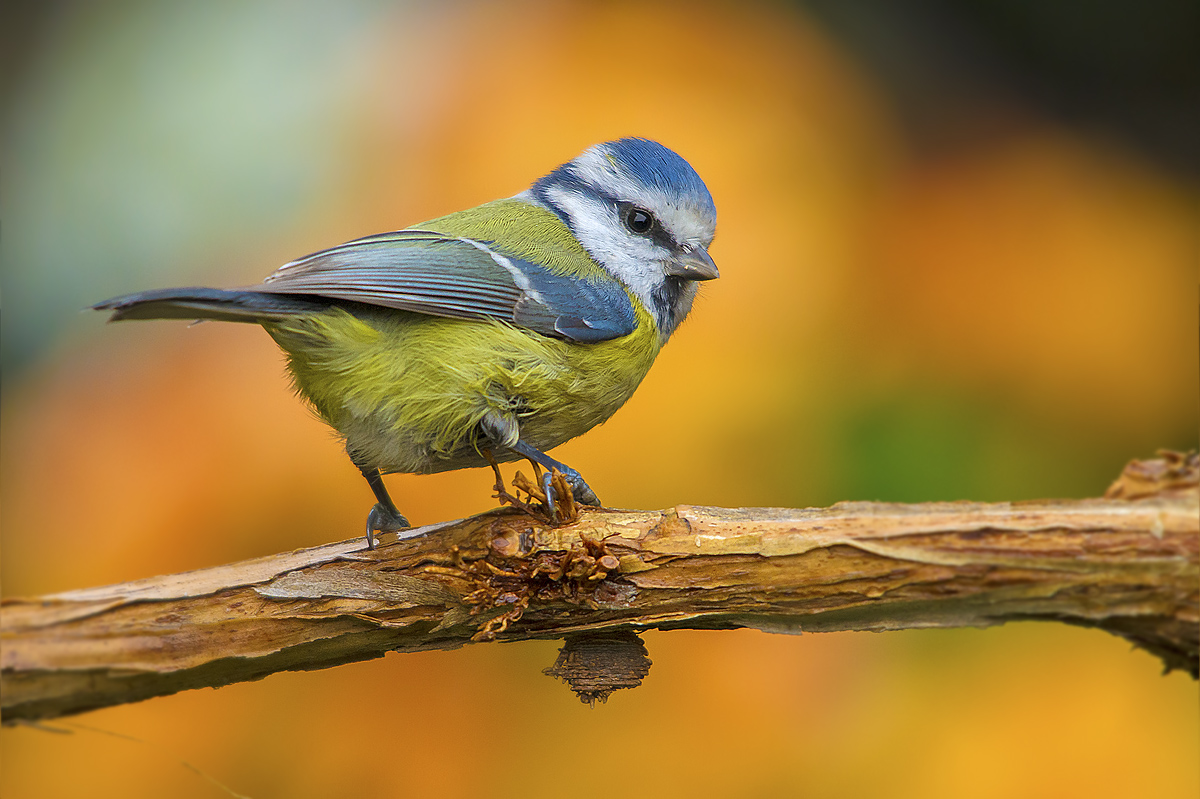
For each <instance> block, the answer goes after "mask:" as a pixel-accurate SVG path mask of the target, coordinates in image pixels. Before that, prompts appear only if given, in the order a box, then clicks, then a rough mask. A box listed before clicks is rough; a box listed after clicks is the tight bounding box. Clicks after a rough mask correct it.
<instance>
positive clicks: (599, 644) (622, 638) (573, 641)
mask: <svg viewBox="0 0 1200 799" xmlns="http://www.w3.org/2000/svg"><path fill="white" fill-rule="evenodd" d="M650 665H651V660H650V658H649V657H648V656H647V654H646V645H645V644H644V643H642V639H641V638H640V637H638V634H637V633H635V632H633V631H632V630H600V631H596V632H585V633H573V634H571V635H568V636H567V637H566V638H565V639H563V646H562V649H560V650H558V660H556V661H554V665H553V666H551V667H550V668H548V669H545V670H543V671H542V673H543V674H545V675H547V676H548V677H558V678H559V679H560V680H562V681H563V682H565V683H566V684H567V685H569V686H570V687H571V690H572V691H574V692H575V693H576V694H577V695H578V696H579V700H580V701H581V702H584V703H585V704H588V705H591V706H592V707H595V706H596V700H597V699H599V700H600V701H601V702H607V701H608V697H609V696H610V695H611V694H612V692H613V691H619V690H620V689H622V688H637V687H638V686H639V685H641V684H642V680H644V679H645V678H646V675H647V674H649V673H650Z"/></svg>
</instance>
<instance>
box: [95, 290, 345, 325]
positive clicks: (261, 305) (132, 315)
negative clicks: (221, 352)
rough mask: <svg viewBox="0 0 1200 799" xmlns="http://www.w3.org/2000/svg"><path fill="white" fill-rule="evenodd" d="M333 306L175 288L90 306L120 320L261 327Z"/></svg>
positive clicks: (280, 297) (240, 292) (288, 297)
mask: <svg viewBox="0 0 1200 799" xmlns="http://www.w3.org/2000/svg"><path fill="white" fill-rule="evenodd" d="M332 304H333V303H332V302H331V301H330V300H327V299H324V298H321V297H298V296H294V295H287V294H266V293H264V292H259V291H253V290H249V289H209V288H178V289H154V290H152V291H139V292H138V293H136V294H125V295H123V296H120V297H113V298H112V299H111V300H105V301H104V302H98V303H96V304H95V305H93V306H92V308H93V309H94V310H97V311H112V316H110V317H109V318H108V321H110V322H117V321H120V320H122V319H217V320H220V321H223V322H252V323H258V324H261V323H263V322H270V321H274V320H279V319H285V318H287V317H289V316H296V315H297V314H310V313H315V312H318V311H322V310H324V309H326V308H328V307H329V306H330V305H332Z"/></svg>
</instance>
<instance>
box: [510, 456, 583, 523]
mask: <svg viewBox="0 0 1200 799" xmlns="http://www.w3.org/2000/svg"><path fill="white" fill-rule="evenodd" d="M538 477H539V479H538V481H537V482H534V481H532V480H530V479H529V478H527V477H525V475H523V474H521V473H520V472H517V475H516V477H514V478H513V487H514V488H516V489H518V490H520V491H524V492H525V493H526V494H528V495H529V499H530V500H531V501H532V500H537V501H538V502H540V503H542V508H543V509H544V514H543V515H544V516H545V518H546V519H547V520H549V522H550V523H551V524H555V525H559V524H571V523H572V522H574V521H576V520H577V519H579V507H578V506H579V504H586V505H596V506H599V504H600V500H599V499H598V498H597V497H596V494H595V492H593V491H592V490H591V488H589V487H588V485H587V483H585V482H583V479H582V478H579V480H578V483H577V484H572V482H571V479H570V477H569V476H567V475H565V474H563V473H562V472H561V471H559V470H558V469H557V468H553V469H551V470H550V471H548V472H541V473H540V475H538ZM576 477H578V474H576ZM580 485H582V490H581V489H580V487H579V486H580ZM581 494H582V495H583V496H582V497H581ZM583 497H587V498H588V499H590V500H591V501H590V502H589V501H587V500H585V499H583Z"/></svg>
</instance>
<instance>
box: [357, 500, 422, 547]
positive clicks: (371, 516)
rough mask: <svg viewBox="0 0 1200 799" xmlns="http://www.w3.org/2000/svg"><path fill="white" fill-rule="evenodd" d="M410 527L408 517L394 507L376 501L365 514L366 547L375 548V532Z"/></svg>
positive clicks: (394, 530)
mask: <svg viewBox="0 0 1200 799" xmlns="http://www.w3.org/2000/svg"><path fill="white" fill-rule="evenodd" d="M410 527H412V525H411V524H409V523H408V519H406V518H404V516H403V514H401V513H400V512H399V511H397V510H396V509H394V508H388V507H385V506H384V504H383V503H382V502H376V503H375V507H373V508H371V512H370V513H368V514H367V549H374V548H375V532H376V531H379V532H381V533H397V532H399V531H401V530H407V529H409V528H410Z"/></svg>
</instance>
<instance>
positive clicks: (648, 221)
mask: <svg viewBox="0 0 1200 799" xmlns="http://www.w3.org/2000/svg"><path fill="white" fill-rule="evenodd" d="M625 227H627V228H629V229H630V230H632V231H633V232H634V233H638V234H641V233H649V232H650V228H652V227H654V217H653V216H652V215H651V213H650V212H649V211H647V210H646V209H645V208H638V207H636V206H635V207H633V208H630V209H629V210H628V211H626V212H625Z"/></svg>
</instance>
